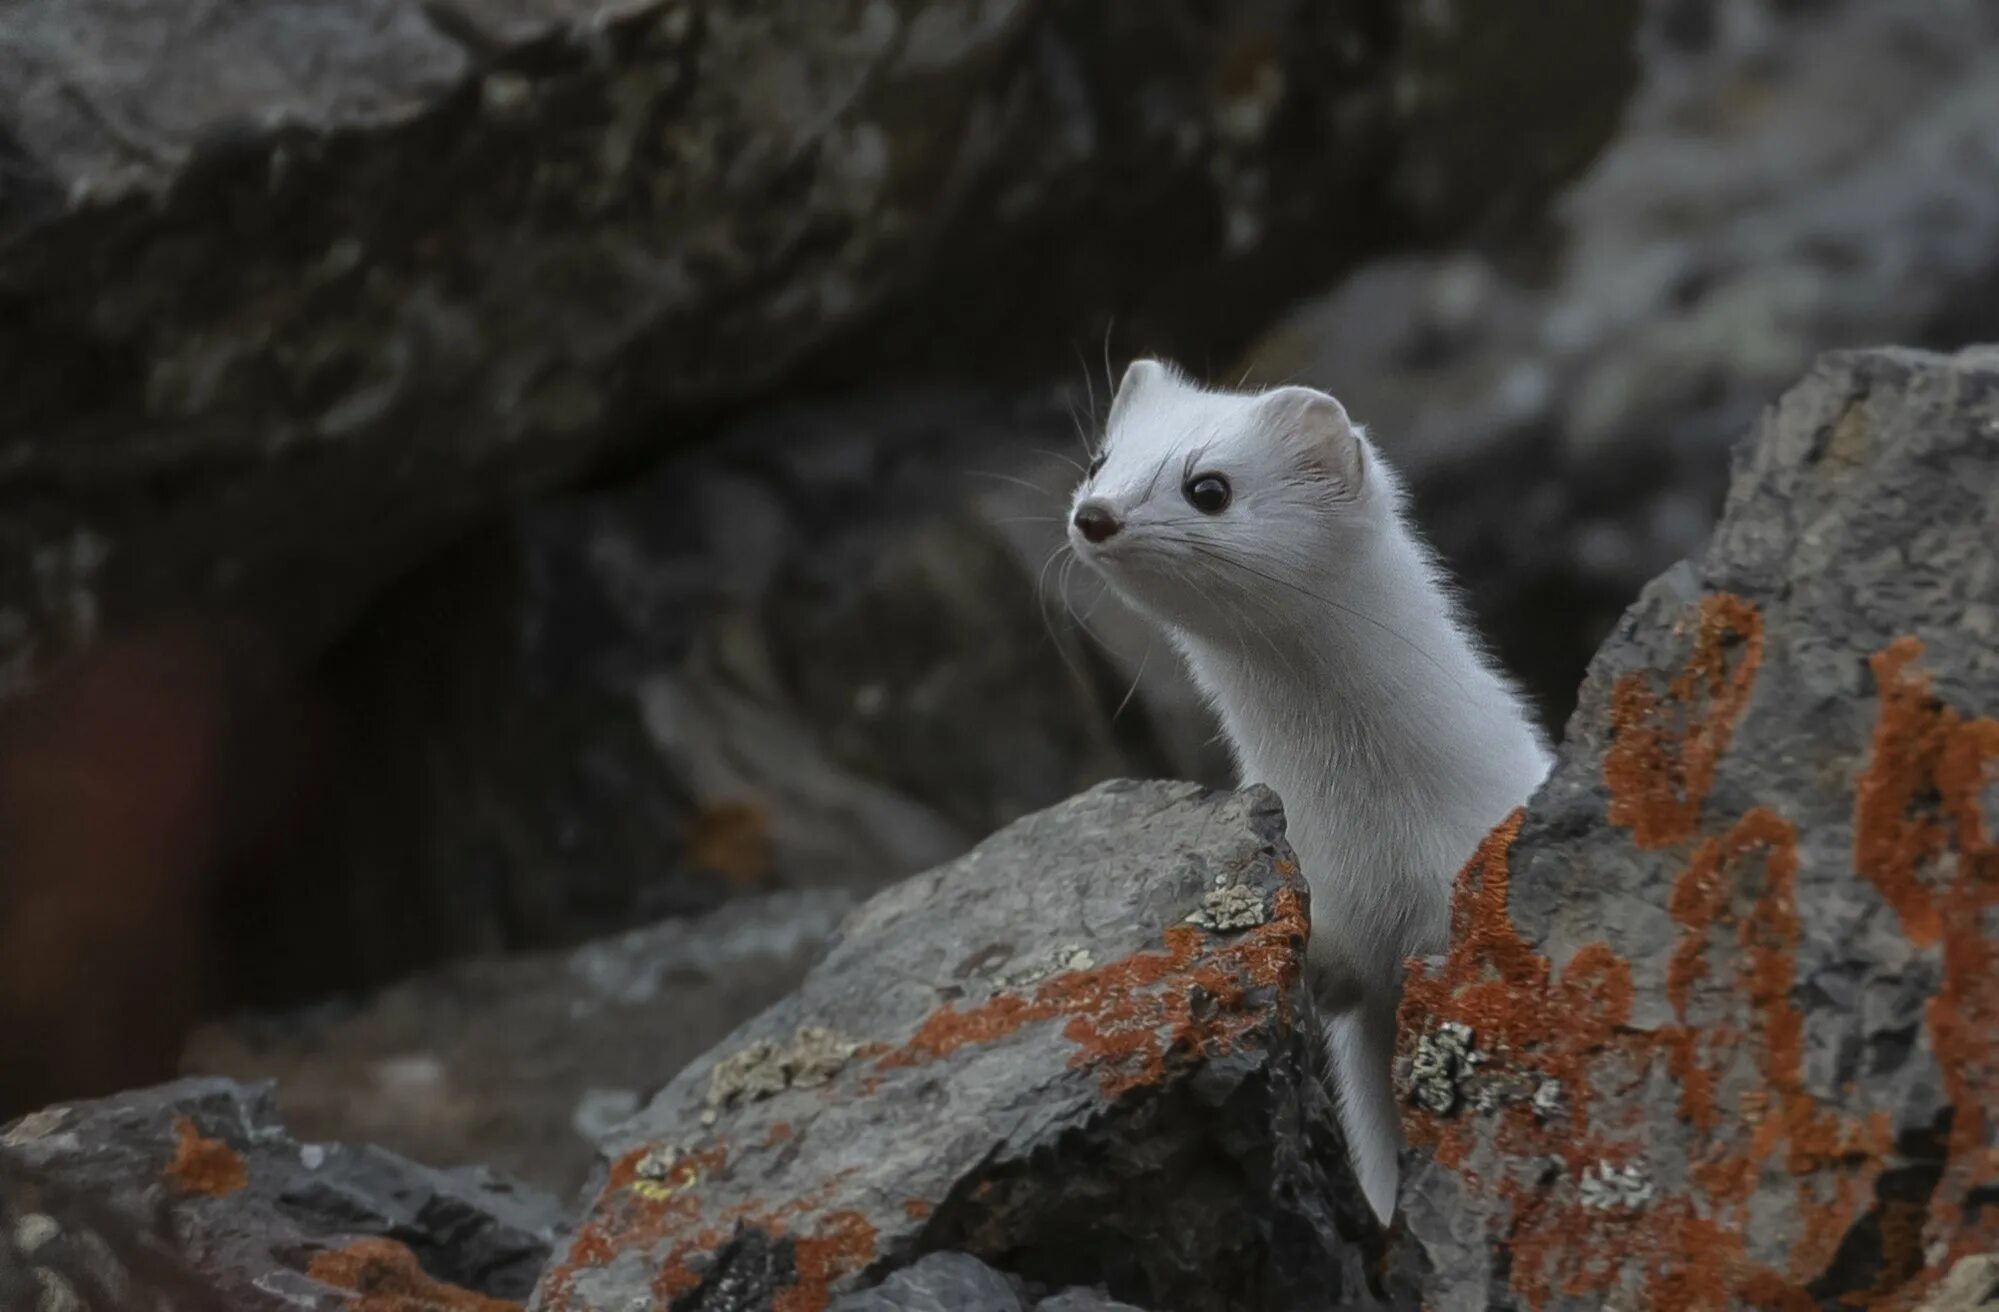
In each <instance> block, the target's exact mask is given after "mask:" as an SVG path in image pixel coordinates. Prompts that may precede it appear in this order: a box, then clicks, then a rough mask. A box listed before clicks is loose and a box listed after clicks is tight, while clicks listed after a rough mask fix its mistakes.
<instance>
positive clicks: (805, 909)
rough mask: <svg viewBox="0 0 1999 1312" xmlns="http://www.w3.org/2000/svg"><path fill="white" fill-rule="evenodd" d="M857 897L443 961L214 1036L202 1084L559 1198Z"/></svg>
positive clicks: (334, 1131) (207, 1030)
mask: <svg viewBox="0 0 1999 1312" xmlns="http://www.w3.org/2000/svg"><path fill="white" fill-rule="evenodd" d="M853 903H854V899H853V898H851V897H850V896H848V895H846V894H844V893H841V892H838V891H835V890H809V891H802V892H796V893H772V894H766V895H762V896H756V897H748V898H744V899H742V900H741V901H738V902H734V903H731V904H729V905H728V906H726V907H723V908H722V909H720V910H718V911H715V912H712V913H710V914H708V915H706V916H697V917H690V918H688V919H686V920H674V921H667V922H664V923H662V924H658V925H653V926H649V927H647V928H644V929H637V930H632V931H629V932H627V933H624V934H619V935H615V936H613V937H611V938H607V939H602V940H598V941H595V942H591V943H587V944H584V945H583V946H581V947H578V948H574V949H570V950H565V951H560V952H541V953H525V954H521V955H517V956H512V957H505V958H499V959H494V960H473V961H466V962H462V963H457V964H454V965H451V966H446V967H442V968H440V969H436V970H433V971H430V972H427V973H425V974H423V975H420V976H418V977H417V978H415V979H411V980H408V981H405V982H403V983H400V984H396V985H394V986H392V987H390V988H387V989H384V990H383V991H381V992H380V993H378V994H375V995H373V996H371V997H367V998H365V999H364V1000H361V1001H358V1002H353V1003H328V1004H324V1005H321V1006H317V1007H312V1008H307V1009H302V1010H291V1011H284V1012H278V1013H270V1014H256V1015H246V1016H239V1017H235V1018H232V1019H230V1020H227V1021H223V1022H218V1023H214V1024H210V1025H207V1026H204V1027H203V1028H202V1029H200V1030H198V1031H197V1032H196V1033H195V1034H194V1036H193V1038H192V1039H190V1041H189V1043H188V1047H187V1051H186V1053H185V1054H184V1056H183V1058H182V1065H183V1067H184V1068H185V1069H186V1070H187V1071H189V1072H190V1073H200V1074H213V1075H225V1076H229V1077H231V1078H234V1079H238V1080H263V1079H269V1080H274V1081H275V1082H276V1084H277V1099H278V1105H279V1107H280V1109H281V1110H282V1111H283V1113H284V1119H285V1124H286V1125H287V1126H289V1127H290V1128H291V1130H292V1132H293V1133H294V1134H298V1135H301V1136H305V1137H309V1138H313V1139H334V1140H341V1141H345V1142H350V1143H356V1142H365V1143H374V1144H380V1145H382V1146H383V1147H385V1148H388V1149H391V1150H393V1151H395V1152H399V1153H404V1154H407V1155H408V1156H410V1157H413V1158H415V1159H417V1160H418V1161H423V1162H430V1163H434V1164H461V1163H465V1164H469V1163H479V1164H482V1165H486V1166H491V1167H493V1168H494V1169H496V1170H499V1171H502V1172H504V1173H505V1174H507V1175H508V1176H511V1177H513V1178H516V1179H520V1180H524V1181H527V1182H529V1183H531V1184H533V1185H536V1186H538V1187H540V1188H543V1189H547V1190H549V1191H550V1192H552V1193H555V1194H557V1195H559V1196H562V1197H569V1196H572V1195H574V1194H575V1192H576V1191H577V1189H579V1188H580V1187H581V1186H582V1184H583V1180H584V1177H585V1175H586V1174H587V1173H588V1171H589V1167H590V1161H591V1156H592V1153H593V1151H594V1149H595V1145H596V1139H597V1136H598V1135H599V1134H600V1133H602V1132H603V1131H604V1130H605V1129H606V1128H608V1127H609V1126H610V1125H611V1124H613V1123H615V1122H617V1121H619V1120H622V1119H624V1118H625V1117H627V1116H629V1115H631V1114H632V1113H633V1112H635V1111H637V1110H638V1108H639V1107H640V1106H641V1105H643V1103H644V1102H645V1100H646V1099H648V1098H650V1097H651V1096H652V1095H653V1094H654V1093H656V1092H657V1091H658V1090H659V1089H660V1088H662V1087H663V1086H664V1085H665V1084H666V1082H667V1081H668V1080H670V1079H672V1078H673V1076H674V1075H676V1074H678V1073H679V1071H680V1069H681V1067H683V1066H685V1065H686V1064H687V1063H688V1062H690V1061H692V1060H693V1059H694V1058H696V1057H698V1056H700V1055H701V1054H702V1053H704V1052H706V1051H707V1050H708V1049H709V1048H711V1047H712V1046H714V1044H715V1043H717V1042H718V1041H719V1040H721V1039H722V1038H723V1037H725V1036H726V1035H727V1034H728V1033H729V1031H731V1030H733V1029H735V1028H736V1026H738V1025H740V1024H741V1023H742V1022H743V1021H745V1020H747V1019H748V1018H749V1017H751V1016H753V1015H755V1014H756V1013H757V1012H759V1011H761V1010H763V1009H764V1008H765V1007H767V1006H769V1005H770V1004H772V1003H774V1002H776V1001H777V1000H778V999H780V998H782V997H783V996H784V995H785V994H787V993H789V992H790V991H791V990H792V988H794V987H795V986H796V985H797V984H798V982H799V980H800V979H802V978H803V977H804V975H805V971H806V969H807V968H808V967H809V966H810V965H811V964H812V963H813V962H814V961H815V960H817V959H818V957H819V954H820V953H821V952H822V951H823V950H824V947H825V944H826V940H827V939H828V938H829V937H830V936H831V934H832V932H833V929H834V927H835V926H836V925H837V924H838V923H839V920H840V917H841V916H842V915H844V914H845V913H846V912H847V911H848V910H849V909H850V908H851V907H852V905H853Z"/></svg>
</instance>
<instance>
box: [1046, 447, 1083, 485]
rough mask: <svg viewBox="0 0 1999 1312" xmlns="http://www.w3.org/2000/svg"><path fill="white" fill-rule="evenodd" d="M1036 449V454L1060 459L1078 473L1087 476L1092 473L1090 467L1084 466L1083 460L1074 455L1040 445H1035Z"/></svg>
mask: <svg viewBox="0 0 1999 1312" xmlns="http://www.w3.org/2000/svg"><path fill="white" fill-rule="evenodd" d="M1034 451H1035V453H1036V454H1038V455H1044V456H1047V457H1048V458H1049V459H1051V460H1060V461H1061V462H1062V463H1063V464H1065V465H1067V466H1069V468H1071V469H1073V470H1075V471H1076V472H1077V473H1079V474H1081V475H1083V476H1084V477H1085V478H1088V477H1089V474H1090V471H1089V469H1088V468H1087V467H1085V466H1084V464H1083V462H1082V461H1080V460H1078V459H1076V458H1075V457H1074V456H1065V455H1063V454H1062V453H1061V452H1060V451H1050V450H1048V449H1047V448H1046V447H1039V446H1037V447H1035V448H1034Z"/></svg>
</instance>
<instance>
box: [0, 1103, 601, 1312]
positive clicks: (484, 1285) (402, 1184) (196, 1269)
mask: <svg viewBox="0 0 1999 1312" xmlns="http://www.w3.org/2000/svg"><path fill="white" fill-rule="evenodd" d="M0 1194H4V1196H0V1213H4V1214H5V1215H6V1216H7V1217H8V1218H9V1220H10V1226H9V1229H8V1233H7V1235H5V1236H0V1258H9V1257H11V1258H12V1259H15V1260H13V1261H0V1293H4V1292H6V1291H7V1290H8V1289H10V1288H12V1286H10V1285H9V1284H8V1281H9V1280H10V1279H15V1280H18V1279H19V1277H20V1276H21V1275H22V1272H23V1270H24V1269H25V1270H26V1271H27V1273H28V1276H27V1278H28V1279H29V1280H30V1281H32V1282H33V1283H34V1285H35V1286H36V1287H37V1288H38V1289H39V1291H40V1294H39V1297H40V1298H41V1300H42V1301H41V1302H39V1303H27V1304H22V1303H16V1302H14V1301H11V1299H10V1301H9V1302H8V1303H7V1304H6V1305H7V1306H8V1307H9V1308H13V1307H16V1306H25V1307H36V1308H39V1309H42V1310H43V1312H54V1310H55V1309H57V1308H61V1307H65V1306H115V1307H118V1308H120V1309H124V1308H128V1307H129V1308H135V1309H136V1308H148V1309H151V1308H154V1307H161V1308H174V1309H187V1310H188V1312H193V1310H195V1309H200V1310H201V1312H210V1310H212V1309H217V1308H222V1307H228V1308H237V1307H243V1308H255V1309H263V1308H271V1309H277V1308H297V1309H316V1310H317V1309H323V1310H324V1312H334V1310H335V1309H344V1308H349V1307H352V1306H358V1305H357V1304H356V1303H355V1301H354V1300H355V1299H356V1298H361V1297H362V1296H364V1295H368V1294H371V1293H372V1294H376V1295H381V1296H388V1297H394V1296H396V1295H402V1296H405V1297H408V1298H410V1299H412V1300H421V1301H423V1303H424V1305H425V1306H430V1305H435V1306H440V1307H443V1306H449V1307H454V1308H465V1309H473V1308H477V1309H488V1308H492V1307H495V1306H498V1304H496V1303H494V1302H492V1301H490V1300H506V1299H515V1300H517V1299H519V1298H521V1297H523V1296H524V1295H525V1294H526V1293H527V1291H528V1289H529V1287H530V1286H531V1285H532V1284H533V1282H534V1280H535V1277H536V1275H537V1274H538V1273H539V1271H540V1270H541V1267H542V1264H543V1262H544V1261H545V1260H546V1259H547V1257H548V1253H549V1247H550V1245H551V1243H552V1242H553V1241H554V1240H555V1238H556V1236H557V1233H558V1230H559V1226H560V1223H561V1220H562V1216H563V1213H562V1211H561V1208H560V1206H559V1205H558V1204H557V1203H556V1202H555V1201H554V1200H553V1199H552V1198H550V1197H548V1196H546V1195H543V1194H541V1193H538V1192H537V1191H534V1190H532V1189H527V1188H524V1187H521V1186H518V1185H515V1184H513V1183H511V1182H509V1181H506V1180H504V1179H501V1178H500V1177H498V1176H495V1175H494V1174H493V1173H492V1172H490V1171H486V1170H483V1169H481V1170H466V1171H453V1172H444V1171H434V1170H431V1169H429V1168H427V1167H422V1166H418V1165H416V1164H415V1163H413V1162H410V1161H406V1160H405V1159H403V1158H400V1157H397V1156H395V1155H394V1154H391V1153H387V1152H383V1151H382V1150H380V1149H376V1148H350V1147H346V1146H342V1145H339V1144H320V1143H308V1142H301V1141H300V1140H297V1139H294V1138H292V1137H290V1136H289V1135H288V1134H286V1133H285V1131H284V1128H283V1127H282V1126H281V1125H280V1124H279V1123H278V1120H277V1118H276V1114H275V1111H274V1109H273V1105H272V1101H271V1097H270V1091H269V1089H268V1088H246V1087H244V1086H242V1085H237V1084H233V1083H231V1082H229V1081H226V1080H182V1081H179V1082H177V1083H174V1084H168V1085H161V1086H159V1087H156V1088H152V1089H144V1090H139V1091H136V1092H133V1093H126V1094H120V1095H118V1096H117V1097H114V1098H105V1099H99V1100H97V1101H93V1102H78V1103H70V1104H64V1105H57V1106H54V1107H50V1108H46V1109H44V1110H42V1111H39V1112H35V1113H32V1114H30V1115H28V1116H26V1117H23V1118H21V1119H20V1120H17V1121H15V1122H13V1123H12V1124H11V1125H10V1126H8V1127H7V1128H6V1130H5V1132H4V1134H0ZM17 1263H18V1265H17ZM64 1288H66V1289H68V1290H69V1291H70V1292H71V1293H72V1294H74V1295H75V1296H76V1297H78V1298H83V1297H85V1296H89V1297H92V1298H97V1299H103V1300H105V1301H104V1302H97V1303H90V1304H65V1303H64V1302H62V1301H61V1299H62V1294H61V1292H60V1290H61V1289H64ZM52 1290H55V1291H57V1292H53V1293H52V1292H51V1291H52ZM148 1298H151V1300H152V1301H148ZM51 1300H53V1301H51Z"/></svg>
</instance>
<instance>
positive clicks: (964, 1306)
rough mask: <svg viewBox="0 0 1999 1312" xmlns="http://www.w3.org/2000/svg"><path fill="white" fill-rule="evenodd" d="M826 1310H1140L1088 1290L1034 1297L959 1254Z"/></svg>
mask: <svg viewBox="0 0 1999 1312" xmlns="http://www.w3.org/2000/svg"><path fill="white" fill-rule="evenodd" d="M828 1312H1143V1309H1139V1308H1134V1307H1133V1306H1132V1305H1131V1304H1129V1303H1119V1302H1117V1301H1115V1300H1113V1299H1110V1298H1107V1297H1105V1296H1104V1295H1103V1294H1101V1293H1097V1292H1095V1291H1093V1290H1088V1289H1065V1290H1063V1291H1062V1292H1061V1293H1059V1294H1054V1295H1051V1296H1049V1297H1047V1298H1037V1297H1035V1295H1034V1293H1033V1292H1032V1290H1031V1289H1030V1288H1029V1286H1028V1285H1027V1282H1026V1281H1023V1280H1020V1279H1019V1278H1017V1277H1014V1276H1010V1275H1006V1274H1004V1273H1003V1272H999V1271H995V1270H993V1269H992V1268H991V1267H989V1266H987V1265H986V1264H985V1263H984V1262H981V1261H979V1259H977V1258H976V1257H972V1256H969V1255H968V1254H965V1253H931V1254H929V1255H927V1256H925V1257H921V1258H918V1259H917V1260H916V1261H915V1262H913V1263H911V1264H910V1265H909V1266H906V1267H904V1268H903V1269H902V1270H900V1271H897V1272H894V1273H893V1274H891V1275H890V1276H889V1278H888V1279H886V1280H884V1281H882V1282H881V1283H880V1284H879V1285H876V1286H875V1287H874V1288H873V1289H867V1290H862V1291H860V1292H858V1293H853V1294H846V1295H843V1296H842V1297H840V1298H837V1299H835V1300H833V1302H832V1303H831V1304H830V1305H829V1307H828Z"/></svg>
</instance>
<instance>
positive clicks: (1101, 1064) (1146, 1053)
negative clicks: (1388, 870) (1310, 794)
mask: <svg viewBox="0 0 1999 1312" xmlns="http://www.w3.org/2000/svg"><path fill="white" fill-rule="evenodd" d="M1306 932H1307V931H1306V915H1305V908H1304V903H1303V900H1302V899H1301V898H1300V897H1299V895H1298V891H1297V890H1296V889H1295V888H1288V887H1287V888H1280V889H1279V890H1278V891H1277V892H1276V893H1275V894H1273V895H1272V898H1271V914H1270V917H1269V919H1267V920H1266V921H1265V922H1264V923H1263V924H1261V925H1259V926H1257V927H1255V928H1254V929H1251V930H1250V931H1248V932H1247V933H1245V934H1243V935H1241V936H1240V937H1239V938H1237V939H1235V940H1234V941H1233V942H1228V943H1223V944H1216V943H1213V942H1211V941H1210V940H1209V939H1208V937H1207V936H1206V935H1205V934H1203V933H1202V932H1201V931H1200V930H1198V929H1196V928H1194V927H1193V926H1191V925H1176V926H1174V927H1173V928H1171V929H1168V930H1167V931H1166V933H1165V936H1164V940H1165V951H1163V952H1135V953H1133V954H1132V955H1130V956H1128V957H1124V958H1122V959H1120V960H1117V961H1113V962H1110V963H1108V964H1106V965H1103V966H1097V967H1093V968H1091V969H1088V970H1071V971H1065V972H1063V973H1062V974H1060V975H1057V976H1055V977H1054V978H1053V979H1050V980H1047V981H1045V982H1044V983H1042V984H1041V985H1040V986H1039V987H1038V988H1036V989H1035V991H1034V992H1033V993H1031V994H1018V993H1002V994H999V995H997V996H995V997H993V998H991V999H989V1000H987V1001H986V1002H984V1003H981V1004H980V1005H978V1006H976V1007H971V1008H968V1009H966V1010H963V1011H960V1010H959V1009H958V1008H956V1007H954V1006H949V1005H947V1006H944V1007H940V1008H938V1009H937V1010H936V1011H934V1012H932V1013H931V1014H930V1015H929V1016H927V1017H925V1018H924V1020H923V1022H922V1024H920V1025H919V1026H917V1029H916V1033H915V1034H914V1035H912V1036H911V1037H910V1039H909V1041H908V1042H907V1043H904V1044H903V1045H902V1046H901V1047H899V1048H895V1049H893V1050H891V1051H889V1052H887V1053H885V1054H884V1055H882V1056H881V1057H879V1058H878V1059H877V1061H876V1066H877V1068H878V1069H880V1070H894V1069H898V1068H901V1067H908V1066H918V1065H923V1064H926V1063H928V1062H932V1061H936V1060H938V1059H939V1058H942V1057H946V1056H949V1055H950V1054H951V1053H954V1052H956V1051H958V1050H959V1049H960V1048H964V1047H967V1046H970V1045H975V1044H987V1043H993V1042H997V1041H998V1040H1000V1039H1002V1038H1005V1037H1006V1036H1007V1035H1010V1034H1012V1033H1014V1032H1016V1031H1017V1030H1019V1029H1020V1028H1021V1027H1023V1026H1025V1025H1030V1024H1034V1023H1036V1022H1040V1021H1050V1020H1057V1019H1062V1018H1065V1017H1066V1018H1067V1019H1066V1023H1065V1024H1064V1026H1063V1028H1062V1034H1063V1037H1064V1038H1067V1039H1068V1040H1069V1041H1070V1042H1071V1043H1074V1044H1075V1045H1076V1052H1075V1054H1074V1056H1072V1057H1071V1059H1070V1064H1071V1065H1073V1066H1078V1067H1082V1066H1090V1067H1094V1068H1095V1069H1096V1070H1097V1073H1098V1084H1099V1088H1100V1089H1101V1090H1102V1092H1103V1094H1104V1096H1105V1097H1106V1098H1111V1099H1115V1098H1117V1097H1119V1096H1121V1095H1122V1094H1124V1093H1125V1092H1127V1091H1129V1090H1130V1089H1132V1088H1135V1087H1137V1086H1139V1085H1142V1084H1151V1083H1156V1082H1157V1081H1158V1080H1159V1079H1161V1078H1162V1077H1163V1076H1164V1074H1165V1069H1166V1064H1167V1062H1168V1060H1169V1058H1171V1057H1174V1056H1176V1055H1177V1056H1179V1057H1181V1058H1189V1057H1194V1056H1196V1055H1199V1054H1204V1053H1213V1052H1216V1051H1220V1050H1222V1049H1223V1048H1225V1047H1226V1046H1227V1045H1228V1044H1230V1043H1231V1042H1233V1041H1235V1040H1236V1039H1238V1038H1240V1037H1241V1036H1242V1035H1243V1034H1245V1033H1247V1032H1248V1031H1249V1030H1251V1029H1253V1028H1254V1027H1256V1026H1257V1025H1258V1024H1261V1023H1262V1022H1263V1018H1264V1013H1263V1012H1262V1011H1261V1010H1260V1009H1258V1008H1257V1007H1255V1006H1252V1005H1249V1004H1247V1003H1246V1001H1245V999H1246V998H1247V997H1248V995H1249V994H1251V993H1252V992H1258V991H1264V990H1270V991H1273V992H1274V994H1275V997H1274V999H1273V1003H1274V1005H1276V1006H1279V1007H1281V1006H1282V1005H1283V991H1284V990H1285V989H1287V988H1289V987H1290V986H1291V985H1292V984H1294V983H1295V982H1296V980H1297V974H1298V970H1299V967H1300V962H1301V954H1302V947H1303V944H1304V942H1305V936H1306ZM1197 999H1204V1000H1206V1002H1207V1003H1209V1004H1212V1005H1207V1006H1201V1007H1197V1006H1196V1000H1197Z"/></svg>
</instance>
